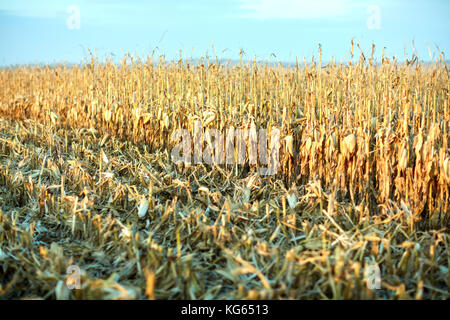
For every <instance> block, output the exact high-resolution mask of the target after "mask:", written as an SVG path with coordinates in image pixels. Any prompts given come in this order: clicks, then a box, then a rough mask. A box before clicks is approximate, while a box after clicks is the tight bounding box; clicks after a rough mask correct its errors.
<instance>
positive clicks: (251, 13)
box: [236, 0, 359, 19]
mask: <svg viewBox="0 0 450 320" xmlns="http://www.w3.org/2000/svg"><path fill="white" fill-rule="evenodd" d="M239 2H240V5H239V7H240V9H241V10H242V11H243V12H242V13H240V14H238V15H236V16H237V17H242V18H256V19H318V18H329V17H336V16H342V15H345V14H348V13H349V12H350V11H351V9H352V8H354V7H356V6H359V5H355V4H354V3H353V1H352V0H315V1H313V0H239Z"/></svg>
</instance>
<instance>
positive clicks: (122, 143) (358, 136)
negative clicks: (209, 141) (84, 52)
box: [0, 54, 450, 299]
mask: <svg viewBox="0 0 450 320" xmlns="http://www.w3.org/2000/svg"><path fill="white" fill-rule="evenodd" d="M373 61H374V58H373V54H372V56H371V58H370V60H369V59H367V60H366V57H365V56H363V55H361V57H360V58H359V60H356V61H352V62H349V63H348V64H343V65H336V64H333V63H330V64H328V65H327V66H321V65H320V61H315V62H314V63H313V64H302V65H300V64H299V65H298V66H294V67H290V68H285V67H283V66H280V65H276V66H267V65H257V64H252V63H244V64H239V65H236V66H230V67H227V66H226V65H223V64H217V63H214V62H212V61H209V62H207V61H204V63H203V64H199V65H197V66H193V65H190V64H189V62H188V61H179V62H178V63H166V62H164V61H163V60H161V61H159V62H158V63H153V62H151V61H136V60H133V58H127V59H124V62H123V63H122V64H120V65H114V64H112V63H109V62H108V61H106V62H103V63H99V62H98V61H95V59H92V61H91V62H89V63H86V64H84V65H82V66H72V67H64V66H54V67H16V68H12V69H2V70H0V88H1V90H0V116H1V118H0V203H1V208H0V210H1V211H0V274H1V275H2V276H1V277H0V298H1V299H13V298H44V299H55V298H58V299H64V298H69V299H94V298H96V299H146V298H150V299H245V298H249V299H409V298H411V299H448V298H449V294H448V292H449V291H448V288H449V280H450V276H449V272H448V268H449V261H450V256H449V249H450V248H449V246H450V237H449V230H448V227H449V216H450V215H449V211H450V205H449V202H450V201H449V193H450V187H449V184H450V152H449V142H450V141H449V124H450V122H449V121H450V110H449V107H448V104H449V100H450V98H449V90H450V85H449V78H448V70H447V67H446V66H445V65H444V64H443V63H439V62H437V63H436V64H434V65H428V66H425V65H421V64H419V63H418V62H417V61H416V60H412V61H408V62H407V63H406V64H397V63H396V62H395V61H392V60H389V59H386V58H383V59H382V60H381V61H380V63H378V64H375V63H372V62H373ZM195 120H199V121H202V123H203V126H204V127H205V128H217V129H219V130H221V131H224V130H226V129H227V128H229V127H230V126H235V127H237V128H249V127H251V126H252V125H254V126H255V127H256V128H271V127H273V126H276V127H278V128H279V129H280V132H281V144H282V145H281V147H280V158H279V159H280V168H279V171H278V173H277V174H276V175H274V176H260V175H259V174H258V170H257V168H256V167H255V166H254V165H249V164H248V161H247V164H245V165H212V166H209V165H204V164H198V165H197V164H195V165H194V164H193V165H191V166H185V165H177V164H175V163H174V162H173V161H172V160H171V158H170V152H171V150H172V147H173V146H174V144H175V142H174V141H172V140H171V134H172V133H173V132H174V130H175V129H179V128H184V129H188V130H189V131H191V132H192V128H193V122H194V121H195ZM247 160H248V157H247ZM138 213H141V214H142V215H143V217H142V218H140V217H139V216H138ZM69 266H78V267H79V268H80V272H81V274H80V283H79V284H80V286H81V288H80V289H78V290H69V289H68V288H67V286H66V283H67V282H68V280H70V279H72V275H73V274H72V273H69V274H68V272H67V271H68V267H69ZM371 266H372V267H373V266H378V268H379V271H380V278H381V283H380V289H377V290H373V289H369V288H368V286H370V285H371V284H373V282H371V281H372V280H373V278H371V276H373V274H365V270H369V269H370V267H371ZM372 270H374V269H372ZM375 270H376V269H375ZM371 279H372V280H371Z"/></svg>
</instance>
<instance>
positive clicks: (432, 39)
mask: <svg viewBox="0 0 450 320" xmlns="http://www.w3.org/2000/svg"><path fill="white" fill-rule="evenodd" d="M78 10H79V15H77V11H78ZM449 13H450V1H449V0H428V1H417V0H397V1H396V0H372V1H355V0H315V1H312V0H189V1H177V0H164V1H155V0H150V1H142V0H127V1H125V0H117V1H105V0H91V1H89V0H69V1H66V0H59V1H39V0H36V1H32V0H29V1H20V0H15V1H10V0H0V39H1V40H0V45H1V47H0V65H10V64H27V63H54V62H70V63H77V62H80V61H82V59H85V58H86V57H87V56H88V51H87V49H90V50H91V51H93V52H95V53H96V54H97V56H98V57H99V58H100V59H102V58H104V57H105V56H108V55H110V54H111V53H113V54H114V55H115V57H117V58H122V57H123V56H124V55H125V54H126V53H131V54H133V55H134V54H138V55H139V56H140V57H145V56H147V55H151V54H152V53H154V55H155V57H157V56H159V55H161V54H164V55H165V57H166V59H174V58H178V57H179V56H180V51H181V55H182V57H183V58H190V57H194V58H197V57H200V56H205V55H206V53H208V54H209V55H210V56H213V55H214V52H215V53H216V54H217V56H218V57H219V58H232V59H236V58H239V49H240V48H242V49H244V51H245V53H246V56H245V57H244V58H246V59H253V58H254V57H255V56H256V58H257V59H258V60H269V61H286V62H287V61H295V57H298V58H299V59H300V60H301V61H302V60H303V57H305V58H306V59H307V60H310V59H311V57H312V56H313V55H315V56H317V52H318V44H319V43H320V44H321V45H322V51H323V57H324V60H329V58H331V57H335V58H336V59H337V60H338V61H343V60H347V59H348V56H349V51H350V41H351V39H352V38H354V39H355V41H356V42H359V43H360V44H361V47H362V48H363V49H364V50H366V52H367V53H368V54H370V47H371V45H372V43H374V44H375V45H376V46H377V49H376V53H375V54H376V55H377V54H378V57H379V56H380V54H381V51H382V50H383V48H385V53H386V55H387V56H393V55H395V56H396V57H397V58H398V59H399V60H403V59H404V57H405V50H406V54H407V57H408V58H409V57H411V54H412V53H413V46H412V43H413V41H414V44H415V48H416V50H417V54H418V55H419V58H420V59H422V60H425V61H428V60H430V56H429V52H428V46H429V47H430V49H431V51H432V53H433V54H434V55H435V56H436V55H437V49H436V45H438V46H439V48H440V50H441V51H444V53H446V54H447V59H448V55H450V41H449V39H450V37H449V34H450V19H449ZM77 17H79V20H78V19H77ZM77 21H79V24H77ZM78 26H79V28H78ZM272 53H273V54H275V56H276V58H274V56H272V55H271V54H272Z"/></svg>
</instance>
